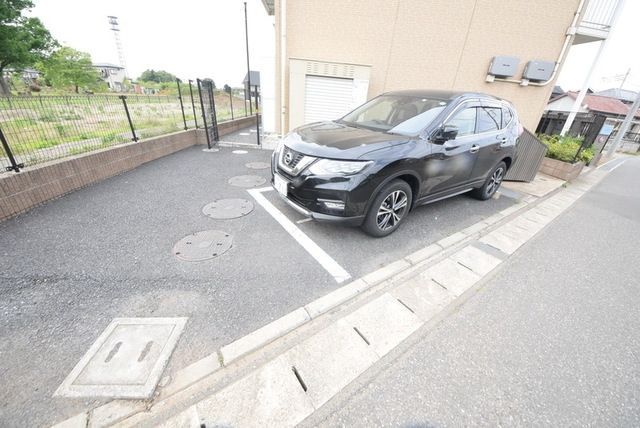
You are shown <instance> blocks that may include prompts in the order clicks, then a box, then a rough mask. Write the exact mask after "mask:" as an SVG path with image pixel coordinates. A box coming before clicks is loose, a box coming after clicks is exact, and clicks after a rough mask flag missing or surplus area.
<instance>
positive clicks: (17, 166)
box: [0, 129, 24, 172]
mask: <svg viewBox="0 0 640 428" xmlns="http://www.w3.org/2000/svg"><path fill="white" fill-rule="evenodd" d="M0 141H2V148H3V149H4V152H5V153H6V154H7V157H8V158H9V162H10V163H11V166H8V167H6V168H7V171H15V172H20V168H24V164H23V163H17V162H16V158H14V157H13V153H12V152H11V148H10V147H9V142H8V141H7V139H6V138H5V137H4V133H3V132H2V129H0Z"/></svg>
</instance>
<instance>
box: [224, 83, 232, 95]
mask: <svg viewBox="0 0 640 428" xmlns="http://www.w3.org/2000/svg"><path fill="white" fill-rule="evenodd" d="M224 91H225V92H226V93H227V94H230V93H231V86H229V85H228V84H226V83H225V84H224Z"/></svg>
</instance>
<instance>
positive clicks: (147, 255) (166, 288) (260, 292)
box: [0, 147, 515, 426]
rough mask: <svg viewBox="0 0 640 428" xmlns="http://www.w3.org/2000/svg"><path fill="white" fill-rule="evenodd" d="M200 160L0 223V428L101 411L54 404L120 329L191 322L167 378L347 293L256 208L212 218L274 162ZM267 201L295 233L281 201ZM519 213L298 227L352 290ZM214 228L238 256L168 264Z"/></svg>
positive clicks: (147, 171) (156, 166) (106, 185)
mask: <svg viewBox="0 0 640 428" xmlns="http://www.w3.org/2000/svg"><path fill="white" fill-rule="evenodd" d="M201 149H202V147H192V148H189V149H186V150H183V151H180V152H178V153H175V154H173V155H171V156H167V157H164V158H162V159H159V160H156V161H154V162H150V163H148V164H146V165H143V166H141V167H139V168H137V169H135V170H133V171H130V172H128V173H125V174H122V175H120V176H118V177H113V178H110V179H108V180H105V181H103V182H101V183H98V184H96V185H93V186H90V187H87V188H85V189H81V190H79V191H77V192H74V193H71V194H69V195H67V196H65V197H63V198H60V199H58V200H55V201H51V202H50V203H48V204H46V205H43V206H41V207H38V208H36V209H34V210H32V211H30V212H29V213H26V214H24V215H21V216H19V217H17V218H15V219H12V220H10V221H6V222H3V223H0V269H1V270H0V379H1V382H0V426H41V425H46V424H48V423H51V422H55V421H60V420H62V419H64V418H66V417H70V416H72V415H74V414H76V413H78V412H80V411H82V410H85V409H86V408H88V407H92V406H93V405H95V404H96V401H94V400H90V399H68V398H60V397H55V398H52V394H53V392H54V391H55V389H56V388H57V387H58V386H59V385H60V383H62V381H63V380H64V378H65V377H66V376H67V374H68V373H69V372H70V371H71V369H72V368H73V367H74V366H75V364H76V363H77V362H78V361H79V360H80V358H81V357H82V355H83V354H84V353H85V352H86V351H87V350H88V349H89V347H90V345H91V344H92V343H93V342H94V341H95V340H96V338H97V337H98V336H99V334H100V333H101V332H102V331H103V330H104V329H105V327H106V326H107V325H108V324H109V322H110V321H111V320H112V319H113V318H114V317H148V316H154V317H162V316H167V317H176V316H180V317H182V316H186V317H189V321H188V323H187V326H186V328H185V331H184V334H183V336H182V338H181V339H180V341H179V343H178V346H177V348H176V350H175V352H174V354H173V356H172V358H171V360H170V363H169V366H168V368H167V370H166V372H165V373H166V374H169V375H172V374H173V373H175V371H176V370H177V369H180V368H182V367H184V366H186V365H187V364H190V363H192V362H194V361H196V360H198V359H200V358H203V357H205V356H207V355H209V354H210V353H212V352H215V350H216V349H218V348H219V347H220V346H223V345H225V344H227V343H230V342H232V341H233V340H235V339H237V338H239V337H241V336H243V335H245V334H247V333H249V332H251V331H253V330H255V329H257V328H259V327H261V326H263V325H265V324H267V323H268V322H270V321H272V320H274V319H276V318H279V317H281V316H282V315H284V314H286V313H288V312H290V311H291V310H293V309H295V308H297V307H300V306H302V305H304V304H306V303H308V302H310V301H312V300H314V299H316V298H318V297H320V296H322V295H325V294H327V293H328V292H330V291H332V290H334V289H335V288H337V287H339V286H340V284H338V283H337V282H336V281H335V280H334V278H333V277H332V276H331V275H329V274H328V273H327V272H326V271H325V270H324V269H323V268H322V267H321V266H320V264H319V263H318V262H317V261H316V260H314V259H313V258H312V257H311V256H310V255H309V254H307V253H306V252H305V251H304V250H302V248H301V247H300V246H299V245H298V244H297V243H296V242H295V241H294V240H293V238H292V237H291V236H290V235H288V234H287V232H286V231H285V230H284V229H283V228H282V227H280V225H278V223H276V221H275V220H274V219H273V218H272V217H271V216H270V215H269V214H268V213H267V212H266V211H265V210H264V209H262V207H260V206H258V205H257V204H256V209H255V210H254V212H252V213H251V214H249V215H248V216H246V217H243V218H240V219H235V220H212V219H210V218H208V217H205V216H204V215H203V214H202V213H201V209H202V207H203V206H204V205H205V204H207V203H209V202H211V201H212V200H213V199H218V198H240V197H242V198H247V199H251V197H250V196H249V195H248V193H247V192H246V191H245V189H241V188H238V187H233V186H231V185H229V184H228V183H227V180H228V179H229V178H231V177H232V176H235V175H243V174H257V175H261V176H263V177H268V176H269V171H268V170H257V171H256V170H248V169H247V168H246V167H245V163H247V162H255V161H262V162H264V161H268V160H269V156H270V154H269V153H268V152H266V151H261V150H248V153H246V154H242V155H239V154H234V153H233V150H234V149H230V148H223V149H222V150H221V151H220V152H217V153H203V152H202V150H201ZM265 186H266V184H265ZM265 197H267V199H269V200H272V201H273V203H274V204H281V205H278V207H279V208H280V209H281V210H282V211H283V212H284V213H285V215H287V216H288V217H289V218H290V219H291V220H293V221H295V220H297V214H296V213H295V212H294V211H293V210H291V209H290V208H288V207H286V206H284V205H282V202H281V201H279V200H278V197H277V195H275V192H274V191H271V192H267V193H266V194H265ZM514 202H515V201H514V199H511V198H508V197H501V198H500V199H498V200H490V201H486V202H480V201H476V200H474V199H472V198H470V197H469V196H466V195H461V196H458V197H455V198H452V199H450V200H448V201H441V202H437V203H435V204H432V205H429V206H425V207H421V208H420V209H418V210H416V212H415V213H413V215H412V216H410V217H409V218H408V219H407V220H408V221H407V223H406V224H405V225H404V226H403V228H401V229H400V230H398V232H396V233H394V234H393V235H392V236H390V237H387V238H385V239H382V240H380V239H373V238H369V237H367V236H366V235H364V234H362V233H361V232H360V231H359V230H357V229H344V228H338V227H329V226H326V225H320V224H317V223H314V222H308V223H302V224H300V225H299V227H300V229H301V230H302V231H303V232H305V233H307V234H308V235H309V236H310V237H311V238H312V239H314V240H317V242H318V244H319V245H320V246H321V247H322V248H323V249H324V250H325V251H327V252H328V253H329V254H330V255H331V256H332V257H334V258H335V259H336V260H337V262H338V263H340V264H342V265H343V266H344V267H345V268H346V269H347V271H348V272H349V273H350V274H351V275H352V276H353V277H358V276H360V275H363V274H366V273H369V272H370V271H373V270H375V269H377V268H378V267H380V266H381V265H383V264H386V263H389V262H392V261H394V260H396V259H398V258H401V257H404V256H405V255H407V254H409V253H411V252H413V251H416V250H417V249H419V248H422V247H423V246H426V245H428V244H429V243H432V242H435V241H437V240H439V239H441V238H443V237H445V236H447V235H449V234H452V233H454V232H456V231H457V230H460V229H462V228H465V227H467V226H470V225H471V224H473V223H475V222H477V221H479V220H481V219H482V218H485V217H488V216H490V215H492V214H493V213H495V212H497V211H500V210H502V209H505V208H507V207H509V206H511V205H512V204H513V203H514ZM285 210H286V211H285ZM207 229H221V230H225V231H228V232H229V233H231V234H232V235H233V237H234V244H233V247H232V248H231V249H230V250H229V251H228V252H227V253H225V254H223V255H222V256H220V257H217V258H216V259H213V260H210V261H207V262H202V263H189V262H182V261H179V260H177V259H176V258H175V257H174V256H173V254H172V252H171V249H172V247H173V245H174V243H175V242H177V241H178V240H180V239H181V238H183V237H184V236H185V235H188V234H191V233H193V232H196V231H200V230H207ZM276 246H277V247H276ZM274 250H275V251H274Z"/></svg>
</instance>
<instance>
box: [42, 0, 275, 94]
mask: <svg viewBox="0 0 640 428" xmlns="http://www.w3.org/2000/svg"><path fill="white" fill-rule="evenodd" d="M31 15H33V16H37V17H38V18H40V19H41V20H42V21H43V22H44V24H45V26H46V27H47V28H48V29H49V31H50V32H51V34H52V35H53V36H54V37H55V38H56V39H57V40H58V41H59V42H60V43H62V44H65V45H68V46H71V47H73V48H74V49H77V50H80V51H84V52H88V53H89V54H91V58H92V60H93V62H109V63H113V64H119V60H118V54H117V50H116V44H115V40H114V35H113V32H112V31H111V30H110V27H109V23H108V20H107V16H108V15H113V16H117V17H118V18H119V19H118V20H119V23H120V39H121V42H122V47H123V50H124V56H125V62H126V66H127V74H128V76H129V77H132V78H134V79H135V78H137V77H138V76H140V74H141V73H142V72H143V71H144V70H146V69H148V68H152V69H154V70H166V71H168V72H170V73H172V74H175V75H176V76H177V77H179V78H181V79H182V80H184V81H186V80H187V79H195V78H203V79H204V78H212V79H213V80H214V81H215V82H216V86H218V87H222V86H223V85H224V84H225V83H226V84H229V85H230V86H233V87H237V86H242V80H243V79H244V77H245V75H246V73H247V60H246V48H245V27H244V5H243V1H241V0H200V1H195V0H180V1H171V2H163V1H159V0H151V1H150V0H107V1H96V0H36V1H35V7H34V8H33V9H32V11H31ZM247 16H248V21H249V52H250V63H251V68H252V69H256V68H257V67H259V66H260V63H261V61H264V59H263V57H264V53H265V52H271V53H272V54H273V52H274V49H275V39H274V37H275V36H274V29H273V17H268V16H267V13H266V11H265V9H264V6H263V5H262V2H261V1H260V0H247Z"/></svg>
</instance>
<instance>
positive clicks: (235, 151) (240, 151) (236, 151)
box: [232, 150, 249, 155]
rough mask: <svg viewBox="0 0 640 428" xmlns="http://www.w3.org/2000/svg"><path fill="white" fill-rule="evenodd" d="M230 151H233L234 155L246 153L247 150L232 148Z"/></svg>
mask: <svg viewBox="0 0 640 428" xmlns="http://www.w3.org/2000/svg"><path fill="white" fill-rule="evenodd" d="M232 153H235V154H236V155H246V154H247V153H249V152H248V151H246V150H234V151H233V152H232Z"/></svg>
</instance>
